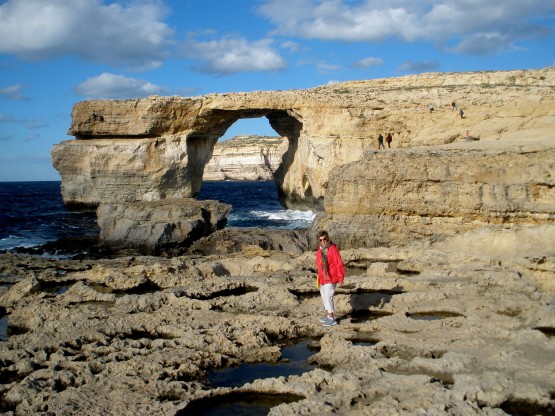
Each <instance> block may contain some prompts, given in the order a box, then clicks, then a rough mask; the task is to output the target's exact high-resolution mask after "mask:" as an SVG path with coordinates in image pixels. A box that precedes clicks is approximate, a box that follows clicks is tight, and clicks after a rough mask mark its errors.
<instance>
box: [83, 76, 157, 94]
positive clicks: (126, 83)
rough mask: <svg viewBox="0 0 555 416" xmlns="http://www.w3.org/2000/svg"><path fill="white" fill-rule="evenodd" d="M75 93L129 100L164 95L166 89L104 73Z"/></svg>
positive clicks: (87, 81) (85, 82) (91, 79)
mask: <svg viewBox="0 0 555 416" xmlns="http://www.w3.org/2000/svg"><path fill="white" fill-rule="evenodd" d="M74 90H75V93H76V94H78V95H81V96H83V97H87V98H103V99H127V98H138V97H147V96H149V95H162V94H164V93H165V89H164V88H162V87H160V86H158V85H155V84H152V83H150V82H147V81H145V80H141V79H136V78H128V77H124V76H123V75H115V74H108V73H103V74H100V75H98V76H96V77H93V78H88V79H87V80H86V81H84V82H82V83H81V84H79V85H77V86H76V87H75V89H74Z"/></svg>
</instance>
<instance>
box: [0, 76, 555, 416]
mask: <svg viewBox="0 0 555 416" xmlns="http://www.w3.org/2000/svg"><path fill="white" fill-rule="evenodd" d="M554 73H555V70H553V69H549V70H539V71H513V72H504V73H490V72H487V73H474V74H427V75H421V76H414V77H404V78H398V79H392V80H374V81H368V82H353V83H345V84H338V85H333V86H327V87H322V88H318V89H314V90H310V91H291V92H280V93H252V94H230V95H218V96H208V97H201V98H198V99H180V98H166V99H162V98H150V99H147V100H138V101H125V102H111V101H108V102H101V101H99V102H84V103H79V104H78V105H77V106H76V108H75V109H74V113H73V126H72V130H71V131H72V132H73V133H74V134H76V135H77V140H72V141H68V142H65V143H62V144H60V145H58V146H56V147H55V148H54V149H53V156H54V161H55V163H56V166H57V167H58V168H59V169H60V171H61V172H62V176H63V178H64V182H63V186H64V189H63V192H64V198H65V200H66V202H72V201H73V202H74V203H84V202H85V203H90V204H98V202H99V201H101V200H102V201H103V204H102V205H100V208H99V211H100V212H102V211H103V210H105V211H107V213H106V214H101V215H100V216H101V218H100V219H101V220H108V221H110V223H111V225H109V227H111V228H113V229H114V230H115V231H114V233H112V234H109V235H107V236H106V238H107V239H110V238H111V237H112V236H113V235H116V236H117V234H121V235H122V237H121V238H118V241H116V242H120V241H121V240H122V239H123V240H125V239H126V238H127V237H128V236H130V234H131V233H133V232H136V231H137V230H138V229H139V228H141V227H143V228H146V232H142V236H150V237H152V239H146V240H145V241H151V242H152V244H153V245H155V246H158V245H159V243H167V242H168V240H171V241H170V242H171V243H172V244H173V243H178V242H177V241H176V239H179V238H183V235H182V233H183V234H185V233H188V230H189V229H193V228H194V229H196V230H197V233H198V234H199V235H204V234H209V235H206V236H204V237H202V238H200V239H199V240H198V241H197V242H195V243H194V244H193V246H191V251H189V252H188V254H184V255H179V256H174V257H171V256H169V255H164V256H160V257H155V256H140V255H135V253H132V254H133V255H131V253H129V254H128V255H127V256H126V257H118V258H102V259H97V258H93V259H91V258H81V259H61V258H59V257H52V258H46V257H43V258H37V257H33V256H23V255H13V254H5V253H0V277H1V278H2V279H1V280H2V285H0V318H1V319H2V320H3V322H5V323H6V324H5V326H7V324H8V323H9V325H10V328H11V331H10V332H8V333H7V334H6V336H5V340H4V341H2V342H0V363H1V365H0V379H1V380H2V383H0V411H3V412H5V413H6V414H10V415H28V414H41V415H42V414H68V415H69V414H71V415H74V414H75V415H77V414H88V415H105V414H118V415H135V414H144V413H145V411H146V412H148V413H149V414H160V415H179V414H197V413H201V412H202V411H200V410H199V408H203V407H205V408H206V407H209V405H216V404H218V403H222V402H223V403H231V402H234V401H238V400H241V399H243V400H245V399H246V401H249V402H250V401H251V400H252V399H253V397H254V396H256V397H258V395H261V396H262V397H263V398H266V397H271V398H272V399H277V400H279V399H280V398H281V399H283V401H284V402H283V403H282V404H280V405H279V406H278V403H276V402H273V404H272V406H273V407H272V409H271V410H269V412H270V413H271V414H272V415H297V414H307V415H331V414H342V415H343V414H344V415H362V414H364V415H384V414H387V415H389V414H391V415H393V414H395V415H480V416H492V415H507V414H509V415H537V414H542V415H552V414H554V412H555V397H554V392H555V376H554V375H555V361H554V360H553V357H554V356H555V341H554V338H553V335H554V334H555V245H554V244H553V242H554V241H555V224H554V222H555V186H554V185H555V184H554V182H555V157H554V156H555V145H554V142H555V138H554V136H553V135H554V133H553V132H554V129H553V126H554V124H555V105H554V100H553V97H554V95H553V94H554V85H555V83H554V82H553V81H554V78H553V75H554ZM453 100H456V103H459V106H461V107H463V108H464V110H465V114H466V118H461V117H460V114H459V113H458V112H455V111H453V110H451V103H452V102H453ZM429 103H433V104H434V111H433V112H429V109H428V105H429ZM100 110H102V112H100ZM258 115H266V117H268V119H269V121H270V123H271V124H272V126H274V128H275V129H276V130H277V131H278V132H279V133H280V134H282V135H283V136H284V137H286V139H287V141H288V149H287V151H286V153H285V155H284V158H283V163H282V165H281V166H280V167H279V168H278V170H277V174H278V175H277V176H278V177H279V178H281V183H282V187H283V188H282V191H283V193H284V196H285V198H286V199H289V200H291V201H297V202H298V201H301V202H302V201H305V202H308V201H312V202H313V203H314V202H315V201H316V202H317V201H319V200H320V198H322V197H323V196H324V195H325V199H324V201H323V208H325V211H323V212H321V213H320V214H319V216H318V218H317V220H316V222H315V224H314V225H313V227H312V229H311V230H309V232H308V233H304V232H302V231H291V230H287V231H283V232H281V231H280V232H277V231H270V230H252V231H251V230H249V231H245V230H241V229H223V230H217V231H214V232H208V231H212V230H213V229H217V228H220V227H219V226H218V224H219V223H220V221H223V220H224V217H225V212H226V211H227V209H228V207H226V206H222V205H221V204H217V203H214V204H212V203H211V205H212V210H210V211H207V210H206V207H205V206H204V205H202V204H197V205H196V209H189V208H188V207H189V204H188V203H187V202H186V201H185V200H184V199H183V200H177V199H175V198H177V196H178V195H182V196H183V197H185V196H187V195H188V194H193V193H194V192H195V189H196V186H197V182H198V181H200V180H201V176H202V172H203V170H204V165H205V164H206V162H207V161H208V160H209V159H210V156H211V154H212V152H213V151H214V150H213V147H214V142H215V140H216V139H217V136H218V135H220V134H223V131H224V130H225V129H226V128H227V127H226V126H228V125H229V124H230V123H232V122H233V120H234V119H235V118H237V117H241V116H243V117H252V116H258ZM100 117H102V119H101V118H100ZM103 123H105V124H103ZM218 128H219V129H220V130H218ZM467 128H470V130H471V132H472V133H471V135H472V136H473V138H474V139H476V140H470V141H465V140H464V131H465V130H466V129H467ZM377 131H393V132H395V135H394V141H393V148H392V149H389V148H388V149H386V150H376V149H375V147H376V146H377V143H375V141H374V140H373V138H374V137H375V133H376V132H377ZM477 139H479V140H477ZM279 174H281V176H279ZM149 199H152V200H156V199H162V200H163V201H155V202H146V200H149ZM124 200H129V202H124ZM114 201H115V202H114ZM137 201H143V202H137ZM177 201H181V203H182V204H184V206H183V207H180V206H178V205H177V204H178V202H177ZM112 202H113V205H111V204H112ZM192 205H195V204H194V203H193V204H192ZM174 208H177V209H174ZM187 210H189V213H188V216H189V219H187V218H181V217H180V216H181V215H182V213H183V212H184V211H187ZM170 220H171V221H172V222H175V227H173V226H169V227H167V228H166V226H167V225H168V222H169V221H170ZM153 222H154V224H153V225H152V226H149V224H148V223H151V224H152V223H153ZM122 225H123V226H122ZM320 228H327V229H329V231H330V232H331V235H332V238H333V239H334V241H336V242H337V243H339V245H340V248H341V255H342V257H343V260H344V262H345V264H346V266H347V276H346V283H347V284H346V285H343V286H339V287H338V288H337V291H336V294H335V297H334V302H335V315H336V317H337V319H338V322H339V324H338V325H336V326H333V327H329V328H328V327H323V326H322V324H321V322H320V321H319V317H320V316H321V314H322V312H323V310H322V302H321V300H320V296H319V291H318V289H317V288H316V287H315V284H314V281H315V278H316V275H315V263H314V253H313V252H312V251H311V250H310V248H311V247H314V239H313V238H311V237H313V235H314V233H315V232H316V231H318V230H319V229H320ZM208 229H210V230H208ZM180 236H181V237H180ZM141 238H143V237H141ZM133 239H135V240H136V237H133ZM8 320H9V321H8ZM307 339H309V340H310V343H311V350H312V353H313V354H312V355H311V357H310V358H309V359H308V363H309V364H311V365H313V367H312V368H309V369H303V370H302V371H300V372H298V373H294V372H293V371H291V372H287V375H286V376H283V374H281V373H279V374H278V373H277V372H276V373H272V374H271V375H269V376H268V375H261V374H260V373H259V372H257V371H256V369H254V371H253V372H252V373H251V374H252V377H251V378H249V379H248V380H241V382H240V383H238V384H232V383H231V382H235V381H236V380H226V381H231V382H229V383H224V384H222V385H219V386H218V385H217V384H216V383H214V382H213V381H214V380H213V379H211V378H210V376H211V375H213V374H214V372H216V371H218V370H220V369H223V370H224V371H228V370H232V369H233V368H232V367H235V368H236V367H239V366H240V368H241V370H242V371H243V370H244V371H245V372H246V373H248V372H249V370H253V368H252V367H249V366H248V364H252V363H272V364H274V365H272V367H273V368H275V369H278V368H281V367H282V366H286V365H287V364H288V361H289V358H288V357H287V356H286V355H285V350H284V347H285V346H286V345H288V344H290V343H296V344H297V345H299V343H301V342H302V341H304V340H307ZM301 346H302V345H301ZM293 367H294V366H293ZM286 399H287V400H286ZM290 399H294V400H293V402H290V401H291V400H290ZM145 409H148V410H145ZM205 411H206V412H208V409H205Z"/></svg>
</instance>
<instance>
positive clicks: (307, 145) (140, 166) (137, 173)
mask: <svg viewBox="0 0 555 416" xmlns="http://www.w3.org/2000/svg"><path fill="white" fill-rule="evenodd" d="M553 85H555V70H554V69H552V68H548V69H541V70H529V71H505V72H474V73H433V74H421V75H412V76H406V77H400V78H390V79H378V80H368V81H352V82H345V83H338V84H331V85H326V86H321V87H317V88H313V89H308V90H291V91H256V92H251V93H229V94H211V95H206V96H200V97H194V98H185V97H149V98H145V99H135V100H125V101H119V100H94V101H84V102H80V103H77V104H76V105H75V106H74V108H73V112H72V124H71V127H70V129H69V134H70V135H73V136H75V138H76V139H77V140H71V141H66V142H63V143H60V144H58V145H55V146H54V148H53V149H52V157H53V162H54V166H55V167H56V169H58V171H59V172H60V174H61V177H62V194H63V197H64V201H65V203H66V204H69V205H96V204H98V203H99V202H101V201H104V202H118V201H133V200H136V201H139V200H142V201H145V200H147V201H148V200H156V199H164V198H176V197H179V198H180V197H191V196H195V195H196V193H197V192H198V190H199V189H200V184H201V182H202V175H203V173H204V169H205V165H206V164H207V163H208V161H209V160H210V158H211V156H212V153H213V150H214V145H215V143H216V142H217V140H218V138H219V137H221V136H223V135H224V133H225V132H226V131H227V129H228V128H229V127H230V126H231V125H232V124H233V123H235V122H236V121H237V120H239V119H242V118H257V117H266V118H267V119H268V122H269V124H270V126H271V127H272V128H273V129H274V130H275V131H276V133H277V135H279V136H281V137H284V140H286V142H287V150H286V151H285V153H284V155H283V159H282V162H281V164H280V166H279V167H278V168H277V169H276V171H275V173H274V177H275V179H276V181H277V183H278V185H279V188H280V190H279V194H280V199H281V200H282V202H283V203H284V204H286V205H287V206H290V207H295V206H320V207H322V206H323V201H324V197H325V196H326V194H327V188H328V185H329V183H328V178H329V175H330V172H334V171H335V170H336V169H337V168H338V167H339V166H341V165H343V164H346V163H350V162H354V161H356V160H358V159H359V158H360V156H361V155H362V154H363V153H364V151H365V150H366V149H369V148H370V149H371V148H377V147H378V143H377V136H378V134H379V133H382V134H384V135H385V133H387V132H392V133H393V142H392V147H393V148H411V147H416V146H437V145H443V144H448V143H453V142H457V141H461V140H464V136H465V132H466V130H467V129H469V130H470V135H471V137H472V138H473V139H479V141H480V143H483V142H494V141H505V140H508V139H516V140H521V141H524V140H526V138H529V137H533V138H536V139H550V138H552V137H553V136H552V131H553V120H554V113H553V108H555V92H554V90H553ZM452 103H456V105H457V106H458V108H459V109H463V110H464V117H461V116H460V114H459V112H458V111H454V110H453V109H452ZM430 104H433V106H434V109H435V110H434V111H433V112H430V111H429V106H430Z"/></svg>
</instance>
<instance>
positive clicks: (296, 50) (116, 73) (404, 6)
mask: <svg viewBox="0 0 555 416" xmlns="http://www.w3.org/2000/svg"><path fill="white" fill-rule="evenodd" d="M553 65H555V0H387V1H383V0H379V1H378V0H118V1H108V0H4V1H2V0H0V150H1V151H0V181H28V180H59V179H60V177H59V175H58V173H57V172H56V170H55V169H54V168H53V167H52V165H51V159H50V150H51V148H52V145H53V144H55V143H59V142H61V141H64V140H69V139H71V138H72V137H71V136H68V135H67V130H68V128H69V127H70V122H71V120H70V115H71V108H72V106H73V104H75V103H76V102H78V101H82V100H86V99H93V98H111V99H112V98H115V99H126V98H135V97H146V96H149V95H182V96H197V95H204V94H209V93H223V92H236V91H244V92H249V91H255V90H286V89H304V88H312V87H316V86H318V85H324V84H328V83H331V82H337V81H349V80H362V79H375V78H386V77H395V76H402V75H407V74H414V73H423V72H453V71H482V70H508V69H535V68H545V67H549V66H553ZM236 134H267V135H274V134H275V132H274V131H273V130H272V129H271V128H270V127H269V125H268V122H267V121H266V119H251V120H248V121H247V120H239V121H238V122H237V123H235V124H234V125H233V126H232V127H231V128H230V129H229V130H228V132H227V133H226V135H225V136H224V138H229V137H231V136H233V135H236Z"/></svg>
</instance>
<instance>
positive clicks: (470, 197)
mask: <svg viewBox="0 0 555 416" xmlns="http://www.w3.org/2000/svg"><path fill="white" fill-rule="evenodd" d="M554 126H555V124H554ZM517 224H518V225H526V226H537V225H539V224H551V225H553V224H555V137H551V138H549V139H537V138H534V137H527V136H525V135H524V133H523V134H522V136H521V137H520V138H519V139H518V140H510V139H505V140H503V141H497V142H482V141H480V142H471V143H467V142H463V143H458V144H451V145H442V146H434V147H426V148H424V147H419V148H411V149H399V150H397V149H396V150H393V151H388V152H383V151H376V150H373V149H369V150H367V151H366V153H365V154H364V155H363V156H362V157H361V158H360V160H358V161H357V162H353V163H350V164H347V165H344V166H342V168H341V169H339V170H337V171H335V172H333V173H331V174H330V180H329V186H328V190H327V196H326V201H325V213H323V214H320V216H319V217H318V219H317V220H316V221H315V223H314V224H313V230H314V231H313V234H314V233H316V232H317V231H318V230H319V229H327V230H329V231H330V232H331V233H332V235H334V236H335V239H336V241H337V242H339V243H341V245H342V246H343V247H361V246H363V247H374V246H382V245H383V246H390V245H392V244H407V243H409V242H412V241H416V240H418V241H420V242H421V243H431V242H436V241H441V240H443V239H444V238H445V237H447V236H453V235H456V234H457V233H461V232H466V231H471V230H476V229H480V228H482V227H486V226H496V227H498V228H499V229H502V228H510V227H514V226H515V225H517Z"/></svg>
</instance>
